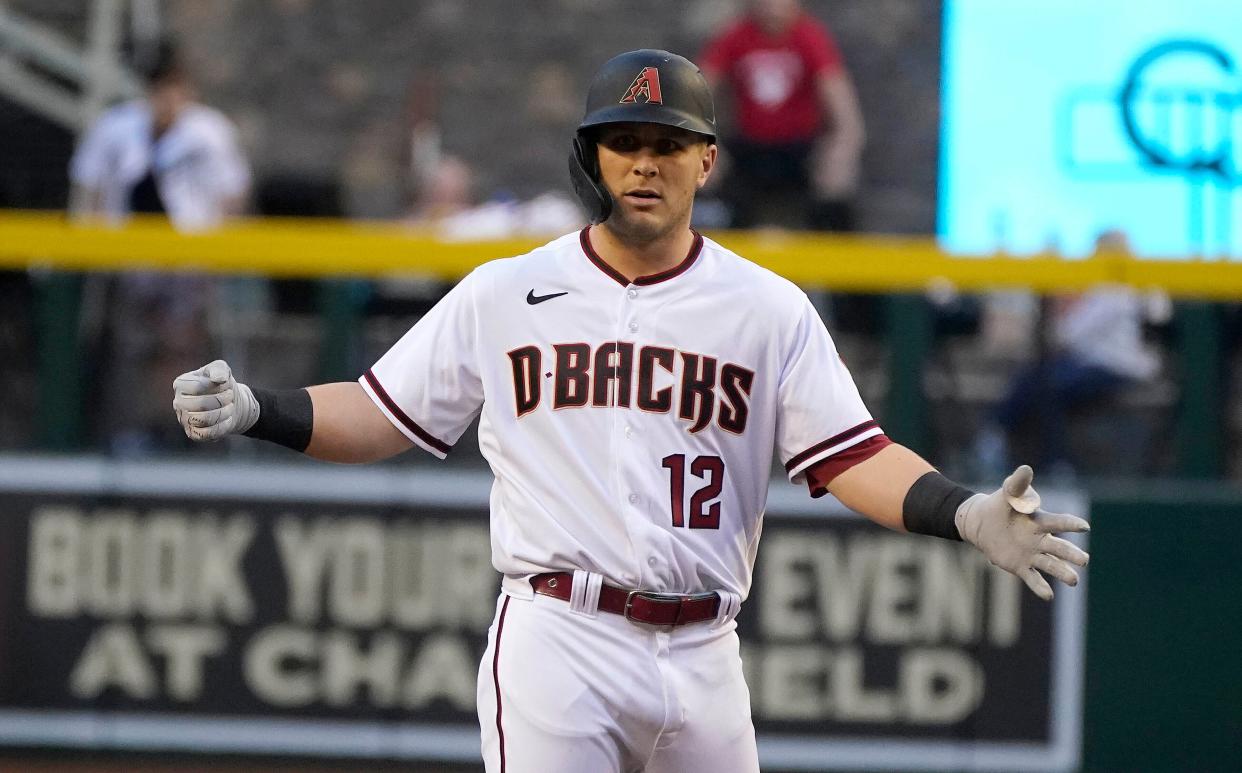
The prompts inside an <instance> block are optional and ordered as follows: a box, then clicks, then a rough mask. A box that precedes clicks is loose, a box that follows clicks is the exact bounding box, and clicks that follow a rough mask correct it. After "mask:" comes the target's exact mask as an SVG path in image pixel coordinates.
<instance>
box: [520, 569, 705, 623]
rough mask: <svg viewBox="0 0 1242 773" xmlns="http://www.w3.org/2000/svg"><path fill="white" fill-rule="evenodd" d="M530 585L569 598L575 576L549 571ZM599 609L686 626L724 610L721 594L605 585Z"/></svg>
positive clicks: (545, 593)
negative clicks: (668, 591) (666, 591)
mask: <svg viewBox="0 0 1242 773" xmlns="http://www.w3.org/2000/svg"><path fill="white" fill-rule="evenodd" d="M530 584H531V586H533V587H534V589H535V593H538V594H539V595H541V596H551V597H552V598H555V599H560V600H561V601H569V599H570V597H571V594H572V592H573V587H574V576H573V575H572V574H570V573H569V572H547V573H545V574H537V575H535V576H534V577H532V578H530ZM599 608H600V609H602V610H604V611H605V612H611V613H613V614H614V615H621V616H623V617H625V618H626V619H628V620H633V621H634V622H636V623H645V624H647V625H686V624H688V623H702V622H704V621H707V620H715V619H716V613H717V611H719V609H720V594H718V593H715V592H708V593H694V594H682V593H656V592H654V591H645V590H625V589H623V588H614V587H613V586H611V585H603V586H601V587H600V589H599Z"/></svg>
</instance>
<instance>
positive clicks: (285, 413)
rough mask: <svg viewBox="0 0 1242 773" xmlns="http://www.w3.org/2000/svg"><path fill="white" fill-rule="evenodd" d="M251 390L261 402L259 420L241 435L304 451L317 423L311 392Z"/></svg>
mask: <svg viewBox="0 0 1242 773" xmlns="http://www.w3.org/2000/svg"><path fill="white" fill-rule="evenodd" d="M250 391H251V392H253V393H254V399H255V401H257V402H258V403H259V420H258V421H256V422H255V423H254V426H253V427H251V428H250V429H248V430H246V431H245V432H243V433H242V434H243V435H245V436H246V437H252V438H258V439H259V440H270V441H271V442H273V443H278V444H280V445H282V446H284V447H286V448H292V449H293V450H294V451H299V452H301V451H305V450H306V447H307V446H309V445H310V440H311V429H312V428H313V427H314V425H315V413H314V407H313V405H312V404H311V397H310V392H307V391H306V390H305V389H255V388H254V387H251V388H250Z"/></svg>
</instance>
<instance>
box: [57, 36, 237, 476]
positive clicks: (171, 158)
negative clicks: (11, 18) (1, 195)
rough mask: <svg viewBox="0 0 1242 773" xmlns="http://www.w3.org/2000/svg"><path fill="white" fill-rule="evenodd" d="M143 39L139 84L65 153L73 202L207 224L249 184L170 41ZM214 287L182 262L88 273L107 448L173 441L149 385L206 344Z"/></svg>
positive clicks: (91, 210)
mask: <svg viewBox="0 0 1242 773" xmlns="http://www.w3.org/2000/svg"><path fill="white" fill-rule="evenodd" d="M146 48H147V50H146V51H144V49H143V47H141V46H139V47H136V53H137V55H136V56H135V66H136V68H137V69H138V70H139V72H140V74H141V75H142V76H143V79H144V82H145V84H146V91H145V94H144V95H143V96H142V97H140V98H137V99H134V100H131V101H128V102H124V103H121V104H119V105H116V106H114V107H112V108H111V109H109V110H107V111H105V112H104V113H103V114H101V115H100V116H99V118H98V119H97V120H96V121H95V122H94V124H93V125H92V126H91V127H90V128H89V129H88V130H87V131H86V133H85V134H84V135H83V137H82V139H81V142H80V144H79V145H78V148H77V151H76V152H75V154H74V156H73V159H72V161H71V162H70V168H69V176H70V179H71V182H72V184H73V196H72V201H73V214H74V216H75V217H76V218H78V219H80V220H93V221H102V222H104V223H107V224H111V225H121V224H123V223H124V222H125V221H126V220H128V219H129V217H130V216H131V215H133V214H149V215H162V216H166V217H167V218H168V219H169V221H170V222H171V223H172V225H173V226H174V227H175V228H177V229H179V230H182V231H187V232H196V231H203V230H208V229H211V228H215V227H217V226H219V225H221V224H222V223H224V222H225V221H226V220H228V219H229V218H230V217H233V216H235V215H238V214H240V213H241V212H242V210H243V208H244V206H245V203H246V201H247V198H248V195H249V192H250V184H251V175H250V168H249V165H248V164H247V162H246V158H245V156H244V155H243V153H242V150H241V147H240V145H239V143H238V139H237V130H236V127H235V126H234V125H233V123H232V122H231V121H230V120H229V119H228V118H227V117H226V116H225V115H224V114H223V113H221V112H220V111H218V110H216V109H214V108H211V107H208V106H206V105H203V104H201V103H199V102H197V101H196V93H195V88H194V85H193V84H192V82H191V81H190V78H189V75H188V72H187V71H186V69H185V66H184V64H183V62H182V60H181V58H180V55H179V53H178V51H177V49H176V48H175V47H174V45H173V44H172V43H171V42H169V41H166V40H164V41H159V42H158V43H155V44H154V45H151V46H148V47H146ZM144 53H145V54H146V55H145V56H143V54H144ZM221 289H222V288H221V287H220V286H219V283H218V282H216V281H213V280H210V279H208V278H207V277H204V276H201V275H197V274H187V273H148V272H124V273H121V274H119V275H117V277H116V279H115V281H113V282H107V281H105V280H104V279H103V278H102V277H100V278H93V279H92V280H90V282H89V284H88V289H87V293H86V299H85V306H86V308H85V314H86V315H87V318H88V319H90V318H91V317H94V318H95V321H96V322H97V323H98V324H95V325H91V326H88V329H90V328H92V327H93V328H94V329H96V330H98V331H100V333H101V335H102V340H100V341H97V342H95V349H96V351H97V357H96V360H97V362H99V363H100V368H99V369H100V370H101V371H102V373H100V374H99V379H98V380H100V381H101V382H102V383H103V385H104V389H105V399H106V400H107V403H106V406H107V407H106V408H105V410H104V411H103V412H102V413H101V421H102V426H101V427H100V428H99V429H100V430H101V431H102V433H103V436H104V438H105V440H106V442H107V445H108V447H109V450H111V451H112V452H114V453H118V454H122V455H142V454H145V453H149V452H150V451H152V450H155V449H156V448H160V447H167V446H168V445H169V444H176V445H181V444H182V440H181V438H179V437H177V435H176V434H175V433H170V432H168V431H167V429H166V427H165V426H164V425H165V424H166V422H164V421H162V419H163V411H162V410H160V402H161V400H160V399H157V397H156V395H161V394H162V393H163V391H164V388H165V387H164V384H165V383H166V382H167V380H168V378H171V377H172V376H175V375H176V373H177V372H178V370H179V368H180V363H183V362H185V358H186V357H191V358H193V357H197V356H201V355H203V354H205V353H207V352H208V350H209V341H208V332H207V331H209V330H210V329H211V326H210V325H209V324H208V320H207V319H206V317H207V309H209V308H211V304H210V303H209V301H210V298H211V296H212V295H213V294H215V293H216V292H219V291H220V290H221ZM147 396H149V397H150V399H146V398H147Z"/></svg>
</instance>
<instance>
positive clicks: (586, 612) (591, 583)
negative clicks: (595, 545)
mask: <svg viewBox="0 0 1242 773" xmlns="http://www.w3.org/2000/svg"><path fill="white" fill-rule="evenodd" d="M603 587H604V576H603V575H602V574H596V573H595V572H587V571H584V570H582V569H575V570H574V582H573V589H572V591H571V594H570V597H569V611H570V612H573V613H575V614H579V615H582V616H583V617H596V616H597V615H598V613H599V591H600V588H603Z"/></svg>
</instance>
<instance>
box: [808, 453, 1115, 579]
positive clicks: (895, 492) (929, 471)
mask: <svg viewBox="0 0 1242 773" xmlns="http://www.w3.org/2000/svg"><path fill="white" fill-rule="evenodd" d="M1033 477H1034V472H1033V471H1032V470H1031V468H1030V467H1028V466H1026V465H1022V466H1021V467H1019V468H1018V469H1017V470H1015V471H1014V473H1013V474H1012V475H1010V476H1009V477H1008V478H1006V479H1005V482H1004V483H1003V484H1002V485H1001V487H1000V488H998V489H997V490H996V491H993V492H992V493H991V494H977V493H975V492H973V491H970V490H969V489H967V488H965V487H963V486H959V485H957V484H956V483H953V482H952V481H950V480H949V479H947V478H945V477H944V476H943V475H941V474H940V473H938V472H936V471H935V469H933V468H932V466H931V465H930V464H928V463H927V462H926V461H924V460H923V459H922V458H921V457H919V456H918V454H915V453H914V452H913V451H911V450H909V449H907V448H904V447H902V446H899V445H896V444H894V445H891V446H888V447H887V448H885V449H883V450H882V451H880V452H879V453H877V454H876V455H875V456H873V457H871V458H870V459H867V460H866V461H864V462H862V463H860V464H857V465H855V466H853V467H851V468H850V469H848V470H846V471H845V472H843V473H841V474H840V475H838V476H837V477H836V478H834V479H833V480H832V482H831V483H829V484H828V490H829V491H830V492H831V493H832V494H833V495H835V496H836V497H837V498H838V499H840V500H841V502H842V503H843V504H845V505H846V506H847V507H849V508H851V509H853V510H856V511H858V512H860V513H862V514H863V515H865V516H867V517H868V518H870V519H871V520H873V521H875V522H877V523H879V524H881V525H883V526H887V527H889V528H890V529H897V530H899V531H901V530H904V531H910V532H915V533H919V534H929V535H931V536H935V537H943V538H945V539H953V540H965V541H966V542H969V543H971V544H972V545H974V546H975V547H977V548H979V550H980V551H982V552H983V554H984V555H985V556H987V557H988V560H989V561H991V562H992V563H993V564H995V565H997V566H999V567H1000V568H1002V569H1004V570H1006V571H1008V572H1011V573H1012V574H1014V575H1016V576H1017V577H1019V578H1020V579H1021V580H1022V581H1023V582H1025V583H1026V585H1027V587H1029V588H1030V589H1031V590H1032V591H1033V592H1034V593H1035V595H1037V596H1039V597H1040V598H1042V599H1044V600H1048V599H1051V598H1052V587H1051V586H1050V585H1049V584H1048V581H1047V580H1046V579H1044V577H1043V575H1041V574H1040V572H1043V573H1044V574H1047V575H1048V576H1050V577H1053V578H1056V579H1058V580H1060V581H1061V582H1063V583H1065V584H1066V585H1077V584H1078V573H1077V572H1075V571H1074V566H1086V565H1087V558H1088V556H1087V554H1086V553H1085V552H1084V551H1083V550H1081V549H1080V548H1079V547H1078V546H1076V545H1074V544H1073V543H1071V542H1069V541H1067V540H1064V539H1061V538H1060V537H1056V536H1054V535H1055V534H1057V533H1061V532H1085V531H1088V530H1089V528H1090V527H1089V526H1088V525H1087V522H1086V521H1084V520H1083V519H1081V518H1079V517H1077V516H1074V515H1066V514H1063V513H1049V512H1047V511H1045V510H1041V509H1040V507H1039V504H1040V497H1039V494H1038V493H1037V492H1036V491H1035V489H1034V488H1032V487H1031V479H1032V478H1033Z"/></svg>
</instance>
